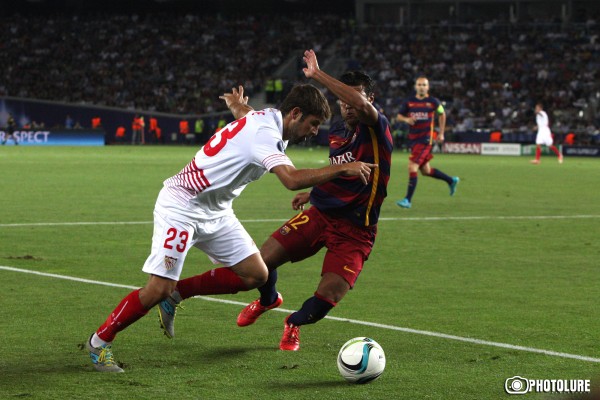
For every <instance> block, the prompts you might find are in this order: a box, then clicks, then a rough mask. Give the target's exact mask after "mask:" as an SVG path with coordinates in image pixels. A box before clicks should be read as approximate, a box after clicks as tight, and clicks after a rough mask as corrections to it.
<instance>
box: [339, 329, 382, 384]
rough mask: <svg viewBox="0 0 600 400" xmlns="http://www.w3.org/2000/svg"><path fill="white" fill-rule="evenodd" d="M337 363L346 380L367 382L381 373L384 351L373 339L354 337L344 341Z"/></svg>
mask: <svg viewBox="0 0 600 400" xmlns="http://www.w3.org/2000/svg"><path fill="white" fill-rule="evenodd" d="M337 365H338V369H339V370H340V374H342V376H343V377H344V379H346V380H347V381H348V382H352V383H360V384H362V383H369V382H371V381H374V380H375V379H377V378H379V375H381V374H382V373H383V370H384V369H385V353H384V352H383V349H382V348H381V346H380V345H379V343H377V342H376V341H374V340H373V339H370V338H368V337H356V338H354V339H350V340H348V341H347V342H346V343H344V345H343V346H342V348H341V349H340V352H339V353H338V357H337Z"/></svg>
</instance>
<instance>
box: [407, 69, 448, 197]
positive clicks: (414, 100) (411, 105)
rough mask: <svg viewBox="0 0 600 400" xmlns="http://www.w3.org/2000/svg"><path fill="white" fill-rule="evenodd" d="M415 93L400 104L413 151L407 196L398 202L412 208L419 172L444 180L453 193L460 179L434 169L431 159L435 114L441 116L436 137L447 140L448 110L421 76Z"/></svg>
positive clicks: (409, 160) (409, 166)
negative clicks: (432, 93)
mask: <svg viewBox="0 0 600 400" xmlns="http://www.w3.org/2000/svg"><path fill="white" fill-rule="evenodd" d="M415 92H416V93H415V95H414V96H412V97H410V98H408V99H407V100H406V101H405V102H404V103H403V104H402V106H401V107H400V110H399V112H398V117H397V119H398V121H400V122H404V123H407V124H408V125H409V131H408V141H409V146H410V148H411V154H410V157H409V159H408V188H407V190H406V196H405V197H404V198H403V199H402V200H400V201H398V202H396V204H397V205H398V206H400V207H402V208H411V207H412V197H413V195H414V193H415V189H416V188H417V180H418V171H421V174H422V175H423V176H430V177H432V178H435V179H441V180H443V181H444V182H446V183H447V184H448V187H449V188H450V196H453V195H454V193H455V192H456V185H458V182H459V181H460V179H459V178H458V177H457V176H455V177H450V176H448V175H446V174H445V173H443V172H442V171H440V170H439V169H436V168H432V167H431V165H430V164H429V161H431V159H433V154H432V149H433V146H432V144H433V140H434V137H433V136H434V119H435V118H434V117H435V115H437V116H438V124H439V132H438V136H437V140H438V141H440V142H443V141H444V130H445V129H446V112H445V111H444V106H442V103H441V102H440V101H439V100H438V99H437V98H435V97H432V96H430V95H429V80H428V79H427V78H426V77H424V76H420V77H418V78H417V80H416V81H415Z"/></svg>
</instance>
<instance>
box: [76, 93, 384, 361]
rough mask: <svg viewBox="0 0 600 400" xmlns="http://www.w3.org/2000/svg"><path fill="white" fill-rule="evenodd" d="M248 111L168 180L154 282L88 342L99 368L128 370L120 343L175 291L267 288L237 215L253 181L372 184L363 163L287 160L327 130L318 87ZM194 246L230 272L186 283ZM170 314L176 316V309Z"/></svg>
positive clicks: (294, 186)
mask: <svg viewBox="0 0 600 400" xmlns="http://www.w3.org/2000/svg"><path fill="white" fill-rule="evenodd" d="M221 98H223V99H224V100H225V101H226V102H227V103H228V104H230V103H235V104H232V107H233V108H234V109H236V108H237V109H239V108H242V109H244V107H248V108H249V106H247V105H244V104H243V101H242V100H243V99H244V96H243V91H241V90H240V91H238V90H235V89H234V90H233V91H232V93H227V94H225V95H223V96H221ZM250 110H251V108H250ZM248 111H249V110H247V109H246V112H245V113H244V117H243V118H240V119H238V120H236V121H234V122H232V123H230V124H228V125H227V126H225V127H224V128H223V129H221V130H220V131H218V132H217V133H216V134H215V135H214V136H213V137H212V138H211V139H210V140H209V141H208V142H207V143H206V144H205V145H204V146H203V147H202V148H201V149H200V151H198V152H197V153H196V155H195V156H194V158H193V159H192V161H191V162H190V163H189V164H188V165H187V166H186V167H185V168H183V169H182V170H181V172H179V173H178V174H177V175H175V176H173V177H171V178H169V179H167V180H165V181H164V187H163V189H162V190H161V191H160V193H159V195H158V199H157V201H156V205H155V208H154V234H153V237H152V250H151V254H150V256H149V257H148V259H147V260H146V262H145V264H144V267H143V271H144V272H146V273H148V274H149V275H150V277H149V279H148V282H147V284H146V286H144V287H143V288H141V289H138V290H135V291H133V292H131V293H130V294H128V295H127V296H126V297H125V298H123V300H122V301H121V302H120V303H119V305H118V306H117V307H116V308H115V309H114V311H113V312H112V313H111V314H110V315H109V316H108V318H107V319H106V321H105V322H104V324H102V326H100V327H99V328H98V330H97V331H96V332H95V333H93V334H92V335H91V336H90V338H89V340H88V341H87V346H86V347H87V349H88V351H89V354H90V357H91V359H92V363H93V364H94V367H95V368H96V370H98V371H102V372H123V370H122V368H121V367H119V366H118V365H117V364H116V363H115V361H114V357H113V354H112V350H111V343H112V341H113V339H114V338H115V336H116V335H117V333H118V332H120V331H122V330H123V329H125V328H126V327H127V326H129V325H131V324H132V323H134V322H135V321H137V320H138V319H140V318H141V317H143V316H144V315H146V314H147V313H148V310H150V309H151V308H152V307H154V306H155V305H156V304H158V303H160V302H161V301H163V300H165V299H170V298H171V297H170V296H171V294H172V293H173V292H174V290H175V288H177V291H176V293H178V295H181V296H182V297H183V298H186V297H189V296H192V295H203V294H224V293H237V292H238V291H245V290H250V289H253V288H256V287H258V286H261V285H263V284H264V283H265V282H266V280H267V277H268V269H267V267H266V265H265V263H264V261H263V260H262V258H261V256H260V254H259V250H258V248H257V247H256V245H255V244H254V242H253V241H252V239H251V237H250V235H248V233H247V232H246V230H245V229H244V227H243V226H242V225H241V223H240V221H239V220H238V219H237V217H236V216H235V214H234V212H233V209H232V202H233V200H234V199H235V198H236V197H238V196H239V195H240V193H241V192H242V190H244V188H245V187H246V185H247V184H248V183H250V182H252V181H255V180H257V179H259V178H260V177H261V176H262V175H264V174H265V173H266V172H267V171H269V172H272V173H274V174H276V175H277V177H278V178H279V180H280V181H281V182H282V183H283V185H284V186H285V187H286V188H288V189H290V190H298V189H302V188H307V187H311V186H313V185H317V184H322V183H324V182H327V181H329V180H331V179H334V178H338V177H341V176H345V177H350V176H353V177H356V179H358V180H360V181H361V182H363V185H366V184H367V182H368V179H369V176H370V174H371V170H372V168H374V167H375V165H374V164H369V163H363V162H360V161H357V162H352V163H347V164H336V165H330V166H327V167H324V168H319V169H301V170H297V169H295V168H294V166H293V164H292V162H291V160H290V159H289V158H288V157H287V156H286V155H285V152H284V151H285V148H286V145H287V142H288V141H289V142H292V143H297V142H300V141H302V140H305V139H306V138H308V137H310V136H314V135H316V134H317V132H318V129H319V125H320V124H322V123H323V122H324V121H325V120H327V119H328V118H329V117H330V115H331V112H330V109H329V105H328V104H327V100H326V99H325V97H324V96H323V94H322V93H321V92H320V91H319V90H318V89H317V88H316V87H314V86H312V85H300V86H297V87H295V88H294V89H293V90H292V91H291V93H290V94H289V95H288V96H287V97H286V99H285V100H284V101H283V103H282V105H281V107H280V109H279V110H275V109H265V110H262V111H251V112H248ZM191 247H196V248H198V249H200V250H202V251H204V252H205V253H206V254H207V255H208V256H209V257H210V258H211V259H212V260H213V261H214V262H215V263H220V264H222V265H223V266H222V267H220V268H215V269H212V270H210V271H207V272H205V273H204V274H201V275H197V276H193V277H190V278H187V279H184V280H182V281H179V282H178V280H179V276H180V274H181V271H182V268H183V264H184V260H185V258H186V255H187V252H188V250H189V249H190V248H191ZM163 303H164V304H165V305H167V306H168V305H170V304H171V303H170V302H168V301H163ZM170 311H171V312H172V313H173V315H174V311H175V310H174V308H173V309H171V310H170ZM159 314H160V315H161V323H162V324H163V325H164V321H163V318H162V313H159Z"/></svg>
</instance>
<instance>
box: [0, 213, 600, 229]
mask: <svg viewBox="0 0 600 400" xmlns="http://www.w3.org/2000/svg"><path fill="white" fill-rule="evenodd" d="M589 218H600V215H513V216H510V215H509V216H493V215H481V216H465V217H388V218H386V217H383V218H379V220H380V221H485V220H520V219H522V220H530V219H532V220H544V219H548V220H552V219H589ZM285 221H287V219H284V218H274V219H241V220H240V222H242V223H246V224H252V223H260V222H285ZM152 223H153V222H152V221H107V222H28V223H22V224H0V228H20V227H28V226H75V225H148V224H152Z"/></svg>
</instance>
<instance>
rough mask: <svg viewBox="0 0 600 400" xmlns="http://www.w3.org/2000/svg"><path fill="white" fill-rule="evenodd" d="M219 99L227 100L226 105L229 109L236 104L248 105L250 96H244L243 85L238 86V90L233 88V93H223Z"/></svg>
mask: <svg viewBox="0 0 600 400" xmlns="http://www.w3.org/2000/svg"><path fill="white" fill-rule="evenodd" d="M219 98H220V99H222V100H225V104H226V105H227V107H228V108H230V107H231V105H232V104H234V103H237V104H248V96H244V87H243V86H242V85H240V86H238V88H237V89H236V88H232V89H231V93H223V95H222V96H219Z"/></svg>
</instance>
